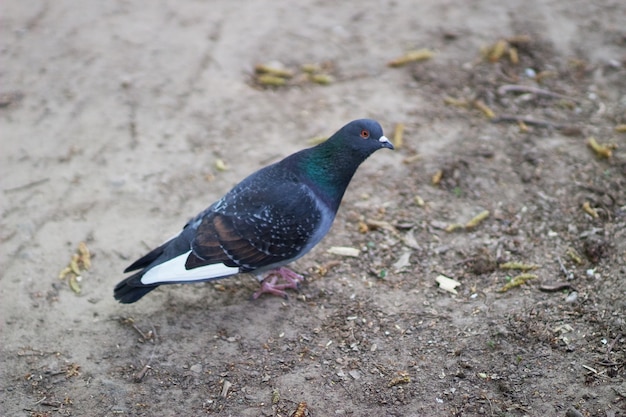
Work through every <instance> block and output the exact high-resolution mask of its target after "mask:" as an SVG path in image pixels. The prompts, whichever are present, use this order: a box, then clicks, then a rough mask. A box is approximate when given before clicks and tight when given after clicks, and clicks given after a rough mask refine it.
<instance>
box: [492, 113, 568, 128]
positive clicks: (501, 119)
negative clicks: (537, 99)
mask: <svg viewBox="0 0 626 417" xmlns="http://www.w3.org/2000/svg"><path fill="white" fill-rule="evenodd" d="M491 122H492V123H503V122H505V123H506V122H515V123H519V122H523V123H525V124H527V125H533V126H538V127H551V128H554V129H564V128H566V127H567V126H565V125H559V124H556V123H552V122H549V121H547V120H537V119H532V118H530V117H523V116H513V115H509V114H502V115H500V116H496V117H494V118H493V119H491Z"/></svg>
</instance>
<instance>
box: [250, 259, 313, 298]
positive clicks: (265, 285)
mask: <svg viewBox="0 0 626 417" xmlns="http://www.w3.org/2000/svg"><path fill="white" fill-rule="evenodd" d="M278 278H282V279H283V281H285V282H284V283H283V284H277V282H278ZM302 281H304V277H303V276H302V275H299V274H296V273H295V272H293V271H292V270H290V269H287V268H283V267H280V268H277V269H273V270H271V271H270V272H269V273H268V274H267V275H266V276H265V278H263V280H262V281H261V288H260V289H259V290H258V291H256V292H255V293H254V294H252V299H254V300H256V299H257V298H259V297H260V296H261V295H262V294H273V295H276V296H279V297H282V298H285V299H287V298H288V297H287V293H286V292H285V291H284V290H286V289H294V290H297V289H300V283H301V282H302Z"/></svg>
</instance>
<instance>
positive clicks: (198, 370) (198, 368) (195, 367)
mask: <svg viewBox="0 0 626 417" xmlns="http://www.w3.org/2000/svg"><path fill="white" fill-rule="evenodd" d="M189 370H190V371H191V372H194V373H196V374H199V373H201V372H202V365H201V364H199V363H197V364H195V365H192V366H191V368H189Z"/></svg>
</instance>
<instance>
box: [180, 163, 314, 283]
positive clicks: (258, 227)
mask: <svg viewBox="0 0 626 417" xmlns="http://www.w3.org/2000/svg"><path fill="white" fill-rule="evenodd" d="M264 177H265V178H264ZM267 177H269V178H267ZM273 177H274V175H272V172H271V171H270V172H263V173H261V175H260V178H259V177H257V178H256V181H254V182H244V183H242V184H240V185H239V186H238V187H236V188H235V189H234V190H232V191H231V192H230V193H228V194H227V195H226V196H224V198H223V199H222V200H220V201H219V202H217V203H216V204H215V205H214V206H213V207H212V210H213V211H212V212H210V213H205V215H204V216H203V218H202V221H201V222H200V225H199V226H198V229H197V232H196V237H195V239H194V240H193V242H192V244H191V249H192V255H190V257H189V258H188V260H187V263H186V267H187V268H193V267H197V266H202V265H207V264H211V263H215V262H216V261H219V262H223V263H224V264H225V265H227V266H238V267H239V268H240V269H241V270H242V272H243V271H252V270H255V269H259V268H264V267H268V266H275V265H280V264H283V263H286V262H289V261H291V260H293V259H296V258H298V257H300V256H301V255H302V254H304V253H305V252H306V251H307V250H308V249H310V247H309V246H312V245H310V243H311V240H312V239H313V238H314V237H315V235H316V233H315V232H316V229H317V228H318V226H319V225H320V222H321V219H322V213H321V211H320V209H319V207H318V203H316V202H315V200H314V196H313V194H312V193H311V192H310V190H308V189H307V187H306V186H305V185H304V184H302V183H297V182H295V181H288V182H284V183H281V186H280V187H276V186H273V184H272V182H271V181H269V182H268V181H267V180H268V179H269V180H275V178H273ZM259 179H261V180H260V181H258V180H259ZM315 243H317V242H315ZM225 257H226V258H225Z"/></svg>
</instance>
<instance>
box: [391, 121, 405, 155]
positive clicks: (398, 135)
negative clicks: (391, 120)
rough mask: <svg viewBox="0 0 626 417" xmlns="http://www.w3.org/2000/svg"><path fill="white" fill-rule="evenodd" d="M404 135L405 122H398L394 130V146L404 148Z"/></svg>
mask: <svg viewBox="0 0 626 417" xmlns="http://www.w3.org/2000/svg"><path fill="white" fill-rule="evenodd" d="M403 136H404V123H397V124H396V127H395V129H394V131H393V146H395V147H396V149H400V148H402V145H403V144H404V137H403Z"/></svg>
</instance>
